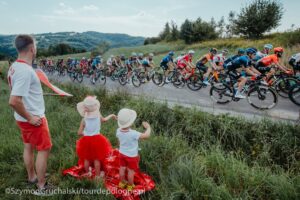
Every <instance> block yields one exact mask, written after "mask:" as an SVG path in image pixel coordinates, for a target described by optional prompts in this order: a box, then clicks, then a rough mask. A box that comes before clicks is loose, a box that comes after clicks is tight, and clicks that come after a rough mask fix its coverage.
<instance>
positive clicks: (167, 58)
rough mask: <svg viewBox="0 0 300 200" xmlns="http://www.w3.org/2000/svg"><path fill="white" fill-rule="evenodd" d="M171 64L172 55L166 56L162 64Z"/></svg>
mask: <svg viewBox="0 0 300 200" xmlns="http://www.w3.org/2000/svg"><path fill="white" fill-rule="evenodd" d="M169 62H173V58H172V56H170V55H167V56H165V57H164V58H163V59H162V61H161V63H162V64H167V63H169Z"/></svg>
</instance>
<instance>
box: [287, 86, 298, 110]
mask: <svg viewBox="0 0 300 200" xmlns="http://www.w3.org/2000/svg"><path fill="white" fill-rule="evenodd" d="M288 95H289V99H290V100H291V101H292V102H293V103H294V104H296V105H297V106H300V81H298V82H297V83H296V84H295V85H294V86H292V87H291V88H290V91H289V94H288Z"/></svg>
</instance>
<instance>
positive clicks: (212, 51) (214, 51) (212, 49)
mask: <svg viewBox="0 0 300 200" xmlns="http://www.w3.org/2000/svg"><path fill="white" fill-rule="evenodd" d="M209 52H210V53H212V54H217V52H218V50H217V49H216V48H211V49H210V50H209Z"/></svg>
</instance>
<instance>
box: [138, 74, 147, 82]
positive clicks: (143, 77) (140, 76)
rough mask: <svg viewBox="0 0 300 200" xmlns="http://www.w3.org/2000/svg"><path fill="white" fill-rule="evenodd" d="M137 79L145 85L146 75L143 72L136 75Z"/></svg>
mask: <svg viewBox="0 0 300 200" xmlns="http://www.w3.org/2000/svg"><path fill="white" fill-rule="evenodd" d="M138 79H139V80H140V82H141V83H143V84H144V83H146V81H147V76H146V73H145V72H140V73H139V74H138Z"/></svg>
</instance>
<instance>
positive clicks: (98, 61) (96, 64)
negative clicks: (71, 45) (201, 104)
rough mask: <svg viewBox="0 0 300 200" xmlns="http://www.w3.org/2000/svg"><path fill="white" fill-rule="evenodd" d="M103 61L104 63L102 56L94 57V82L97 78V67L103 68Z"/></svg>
mask: <svg viewBox="0 0 300 200" xmlns="http://www.w3.org/2000/svg"><path fill="white" fill-rule="evenodd" d="M101 63H102V59H101V56H100V55H99V56H96V58H94V59H93V62H92V70H93V79H92V83H93V84H95V82H96V80H95V78H96V74H97V69H100V68H101Z"/></svg>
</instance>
